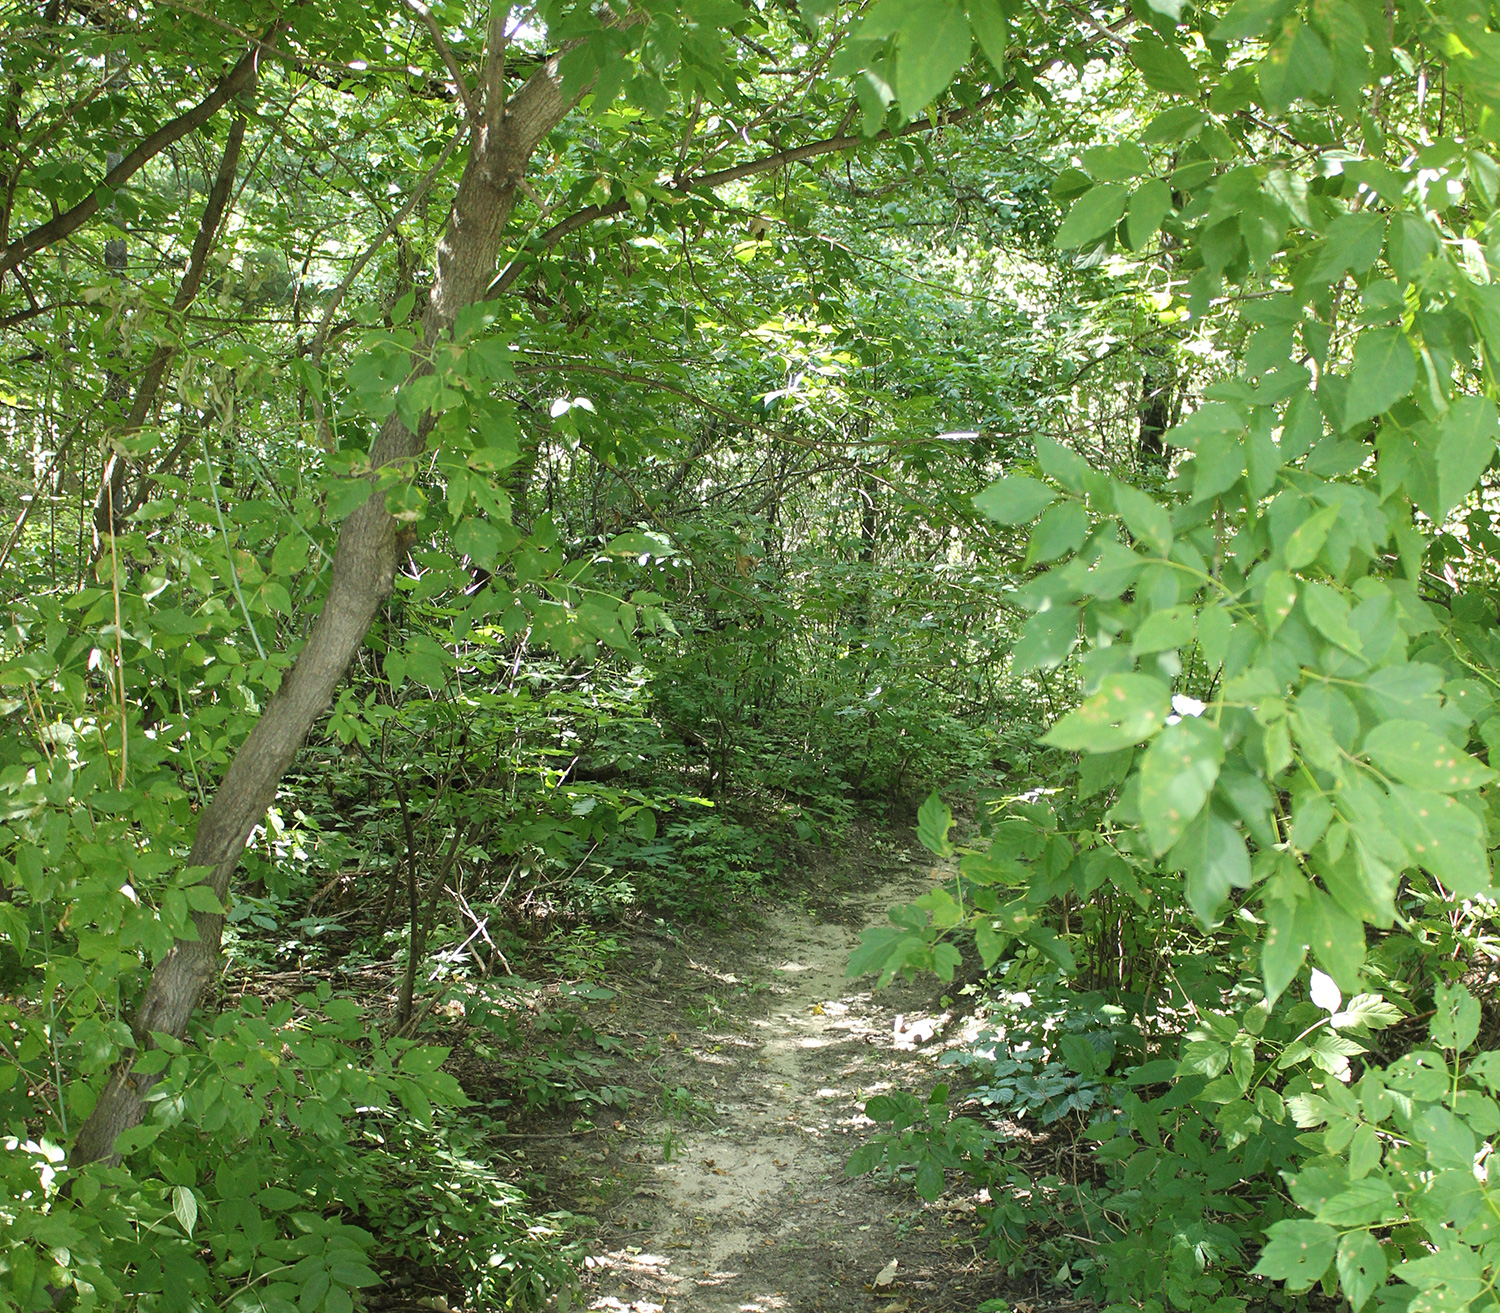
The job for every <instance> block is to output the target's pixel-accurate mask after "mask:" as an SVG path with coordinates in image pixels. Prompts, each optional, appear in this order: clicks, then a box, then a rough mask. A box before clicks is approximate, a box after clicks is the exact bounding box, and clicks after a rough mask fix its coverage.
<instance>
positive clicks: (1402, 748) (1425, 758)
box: [1364, 720, 1495, 793]
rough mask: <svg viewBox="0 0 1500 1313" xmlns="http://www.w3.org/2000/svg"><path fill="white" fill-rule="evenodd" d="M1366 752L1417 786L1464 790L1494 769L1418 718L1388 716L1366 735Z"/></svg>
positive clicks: (1387, 770) (1492, 774)
mask: <svg viewBox="0 0 1500 1313" xmlns="http://www.w3.org/2000/svg"><path fill="white" fill-rule="evenodd" d="M1364 750H1365V755H1366V756H1368V757H1369V758H1370V760H1371V761H1373V762H1374V763H1375V764H1376V765H1377V766H1379V767H1380V769H1381V770H1383V771H1384V772H1385V773H1386V774H1387V775H1393V776H1395V777H1396V779H1398V780H1400V781H1401V782H1402V783H1403V784H1410V785H1411V786H1412V787H1413V788H1417V789H1431V790H1432V791H1433V792H1435V793H1461V792H1463V791H1464V790H1466V789H1477V788H1479V787H1480V785H1482V784H1487V783H1489V781H1490V780H1492V779H1494V778H1495V772H1494V771H1492V770H1491V769H1490V768H1489V767H1488V766H1485V765H1483V764H1482V763H1481V762H1479V761H1476V760H1475V759H1474V758H1473V757H1471V756H1469V754H1468V753H1467V752H1465V751H1464V750H1463V749H1462V748H1458V747H1455V746H1454V745H1453V744H1452V743H1450V742H1449V741H1448V740H1447V739H1445V738H1443V737H1442V736H1441V735H1440V734H1438V733H1437V731H1436V730H1434V729H1432V728H1431V727H1430V726H1428V725H1425V724H1423V723H1422V722H1421V721H1419V720H1388V721H1386V722H1385V723H1384V724H1381V725H1376V726H1375V728H1374V729H1372V730H1371V731H1370V732H1369V733H1368V734H1367V735H1365V746H1364Z"/></svg>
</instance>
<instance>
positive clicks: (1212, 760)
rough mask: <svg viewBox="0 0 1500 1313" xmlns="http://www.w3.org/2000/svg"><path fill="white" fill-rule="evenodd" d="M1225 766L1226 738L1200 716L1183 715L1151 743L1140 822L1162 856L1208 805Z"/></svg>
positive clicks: (1143, 768) (1143, 772)
mask: <svg viewBox="0 0 1500 1313" xmlns="http://www.w3.org/2000/svg"><path fill="white" fill-rule="evenodd" d="M1223 762H1224V735H1223V733H1222V732H1221V731H1220V729H1219V727H1218V726H1217V725H1214V724H1212V723H1210V722H1209V721H1206V720H1204V719H1203V718H1202V717H1201V716H1184V717H1183V718H1182V719H1181V720H1180V721H1178V722H1177V724H1175V725H1168V726H1167V727H1166V729H1164V730H1163V731H1162V732H1161V733H1160V734H1158V735H1157V736H1156V738H1155V739H1154V740H1153V742H1152V744H1151V746H1150V748H1148V749H1147V751H1146V755H1145V758H1144V759H1143V760H1142V762H1141V793H1140V810H1141V820H1142V822H1143V823H1144V824H1145V827H1146V835H1147V837H1148V838H1149V839H1150V840H1151V847H1152V849H1153V850H1154V851H1155V852H1156V853H1157V854H1158V855H1160V854H1161V853H1164V852H1166V851H1167V849H1168V848H1170V847H1171V846H1172V845H1173V844H1174V843H1176V842H1177V840H1178V839H1180V838H1181V837H1182V832H1183V831H1184V830H1185V829H1186V828H1187V826H1188V824H1189V822H1191V821H1192V820H1193V819H1194V818H1195V817H1196V816H1197V815H1198V813H1199V812H1200V811H1202V810H1203V805H1204V803H1206V802H1207V801H1208V796H1209V794H1210V793H1211V792H1213V787H1214V781H1215V780H1216V779H1218V777H1219V767H1220V766H1221V765H1223Z"/></svg>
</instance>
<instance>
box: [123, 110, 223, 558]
mask: <svg viewBox="0 0 1500 1313" xmlns="http://www.w3.org/2000/svg"><path fill="white" fill-rule="evenodd" d="M244 140H245V115H244V114H236V115H235V116H234V122H233V123H232V124H230V127H229V140H228V141H227V142H225V143H224V154H223V156H222V158H221V159H220V160H219V171H218V174H217V175H216V176H215V178H214V182H213V186H212V187H211V188H210V189H209V193H208V200H207V202H206V203H205V204H204V206H203V215H202V217H201V218H200V219H199V221H198V231H197V233H196V234H195V235H194V237H193V249H192V253H191V254H190V255H189V256H188V266H187V271H186V272H185V273H184V274H183V275H182V281H181V282H180V283H178V285H177V295H176V296H174V297H173V298H172V311H171V313H172V316H173V317H174V318H175V317H178V316H180V315H181V314H182V312H183V311H184V310H186V309H187V308H188V307H189V306H190V305H192V303H193V302H194V301H195V300H196V299H197V296H198V289H199V288H200V287H201V286H202V285H203V272H204V270H205V269H206V268H207V267H208V253H209V252H210V251H211V250H212V249H213V244H214V238H216V237H217V236H218V235H219V227H220V225H221V224H222V223H223V221H224V211H225V210H226V209H227V208H228V205H229V190H230V188H231V187H233V186H234V175H235V173H236V172H237V171H238V169H239V166H240V147H241V146H242V144H243V143H244ZM173 351H174V347H173V345H172V343H171V342H163V343H161V344H160V345H159V346H158V347H157V348H156V350H155V351H153V352H152V353H151V359H150V360H149V361H148V362H147V365H146V369H145V372H144V373H143V374H142V375H141V381H140V384H139V385H138V386H137V388H136V390H135V398H134V400H133V401H132V402H131V404H130V412H129V413H128V414H127V415H126V416H125V423H124V424H123V426H122V427H121V432H122V434H129V433H134V432H135V431H136V430H137V429H139V428H140V427H141V425H143V424H144V423H145V422H146V416H147V415H149V414H150V413H151V407H152V405H153V404H154V403H155V401H156V393H157V390H158V389H159V388H160V387H161V381H162V379H163V378H164V377H165V375H166V372H167V365H168V363H169V362H170V361H171V359H172V355H173ZM180 449H181V444H179V451H180ZM172 459H173V460H175V459H176V455H175V454H174V455H173V457H172ZM125 467H126V460H125V457H124V456H123V455H122V454H121V453H120V452H119V451H115V452H114V453H113V454H112V455H111V456H110V459H109V468H108V469H107V470H106V471H105V474H104V481H103V484H102V485H101V486H100V489H99V496H98V498H97V499H96V500H95V502H94V529H95V532H96V533H97V534H98V535H99V537H100V538H101V539H102V538H105V537H107V536H108V535H110V534H112V533H114V532H115V531H116V526H117V522H118V520H119V519H122V518H123V517H124V516H126V515H129V514H131V513H132V512H134V511H135V510H136V509H137V508H139V507H140V506H142V505H143V504H144V503H145V500H146V497H147V496H148V495H149V493H150V490H151V486H152V484H153V482H154V480H153V479H151V478H148V479H145V480H144V481H142V483H141V486H140V487H139V488H137V489H136V492H135V496H134V497H133V498H131V499H130V504H129V505H128V506H127V505H126V498H125Z"/></svg>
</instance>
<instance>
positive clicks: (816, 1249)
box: [585, 867, 983, 1313]
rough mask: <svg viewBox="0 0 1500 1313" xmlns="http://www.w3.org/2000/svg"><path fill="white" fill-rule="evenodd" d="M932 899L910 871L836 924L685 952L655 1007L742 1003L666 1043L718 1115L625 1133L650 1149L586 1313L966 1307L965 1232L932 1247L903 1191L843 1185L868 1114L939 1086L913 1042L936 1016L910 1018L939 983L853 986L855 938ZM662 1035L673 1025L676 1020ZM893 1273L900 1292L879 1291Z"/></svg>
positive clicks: (687, 1026) (787, 927)
mask: <svg viewBox="0 0 1500 1313" xmlns="http://www.w3.org/2000/svg"><path fill="white" fill-rule="evenodd" d="M928 883H929V880H928V877H927V876H926V874H925V872H922V871H918V870H916V869H913V868H912V867H906V868H905V869H904V870H902V872H901V874H900V875H899V876H897V877H896V878H893V879H889V880H888V881H887V882H886V883H885V884H883V885H882V886H881V887H880V888H879V889H878V890H876V891H875V892H873V893H864V894H861V895H859V896H858V897H857V899H853V900H848V901H847V905H846V906H845V907H844V908H843V909H842V912H841V910H840V908H839V907H838V906H834V907H831V908H830V907H828V906H825V907H824V908H823V909H821V911H822V912H823V913H824V915H822V916H819V915H809V914H808V913H805V912H800V911H798V910H797V909H795V908H783V909H781V910H779V911H776V912H773V913H772V914H771V915H770V916H769V917H768V918H767V920H766V921H765V923H764V924H762V925H760V926H758V927H756V928H755V929H754V930H753V931H750V932H748V941H747V939H746V938H745V937H741V938H740V939H739V940H738V942H734V943H731V942H729V941H727V940H726V941H723V942H720V941H710V942H708V943H706V944H703V945H699V946H696V947H694V948H693V949H692V950H690V951H687V952H683V953H680V954H676V956H677V957H678V959H679V966H685V967H686V972H685V973H683V972H681V971H679V972H677V973H675V979H673V981H672V985H671V988H670V990H666V989H664V990H663V992H666V993H668V995H669V998H670V999H671V1000H673V1001H674V1002H677V1003H679V1004H680V1009H679V1010H678V1012H677V1016H678V1017H687V1016H691V1015H694V1014H695V1011H696V1015H698V1016H700V1017H702V1016H703V1009H702V1006H701V1000H703V999H705V998H710V997H711V998H713V999H715V1000H718V999H726V1000H727V999H728V998H729V997H730V996H731V995H732V994H734V993H735V992H736V989H737V987H738V994H739V1001H738V1002H729V1001H726V1002H724V1004H723V1007H722V1011H721V1012H720V1013H719V1014H718V1015H717V1016H715V1017H713V1018H712V1019H711V1020H709V1022H708V1024H707V1025H706V1026H704V1027H703V1028H701V1029H695V1028H693V1026H692V1023H691V1021H687V1020H683V1021H681V1022H680V1029H678V1030H674V1031H671V1032H668V1033H667V1034H666V1036H665V1039H666V1041H667V1043H666V1050H667V1051H668V1052H669V1053H670V1054H671V1055H672V1058H671V1067H670V1075H669V1081H671V1082H679V1081H680V1082H681V1084H682V1086H684V1087H685V1088H688V1089H690V1090H691V1091H692V1092H693V1093H694V1094H695V1095H697V1096H698V1097H699V1098H701V1099H703V1100H705V1101H711V1103H712V1107H713V1115H712V1117H711V1118H699V1119H698V1121H697V1123H696V1124H694V1123H685V1122H682V1121H663V1122H660V1123H656V1124H653V1125H649V1126H646V1127H644V1128H642V1127H640V1126H639V1124H637V1126H636V1127H634V1128H632V1129H633V1130H635V1131H636V1132H637V1133H638V1134H639V1137H640V1138H639V1139H637V1140H636V1144H638V1145H641V1146H644V1148H643V1150H642V1151H640V1152H638V1153H637V1154H636V1155H633V1157H634V1158H636V1159H638V1160H639V1164H640V1165H639V1166H638V1167H636V1168H635V1170H634V1173H633V1179H634V1182H635V1184H634V1188H633V1190H632V1192H631V1203H630V1208H631V1209H633V1210H635V1211H634V1215H633V1218H632V1219H631V1221H632V1222H633V1234H630V1235H629V1236H628V1243H627V1244H625V1245H624V1246H622V1247H619V1248H609V1249H608V1250H607V1251H606V1252H601V1253H599V1254H597V1255H595V1256H594V1257H592V1258H591V1259H590V1266H589V1270H588V1273H589V1289H588V1292H587V1295H586V1299H585V1305H586V1307H588V1308H590V1309H595V1310H613V1311H614V1313H620V1311H621V1310H629V1311H630V1313H771V1311H772V1310H798V1311H803V1313H813V1311H817V1313H822V1311H823V1310H828V1311H829V1313H832V1311H833V1310H838V1311H839V1313H843V1311H844V1310H850V1309H859V1310H866V1309H870V1310H887V1309H888V1310H890V1313H908V1310H909V1311H910V1313H919V1310H922V1309H926V1308H934V1309H936V1308H949V1307H956V1305H954V1304H953V1303H951V1302H949V1301H948V1299H946V1298H944V1299H941V1300H939V1301H938V1302H934V1301H933V1296H935V1295H937V1294H939V1293H940V1291H941V1290H943V1289H945V1288H946V1289H949V1290H950V1293H953V1294H957V1293H958V1292H957V1291H956V1290H953V1289H952V1287H953V1281H954V1279H955V1278H956V1277H957V1278H959V1283H960V1284H961V1285H962V1286H963V1287H964V1293H965V1294H966V1295H967V1294H970V1293H972V1292H973V1291H974V1289H975V1287H974V1285H973V1278H976V1277H979V1276H980V1274H981V1269H982V1266H983V1265H982V1264H979V1263H977V1262H976V1261H975V1258H974V1255H973V1253H972V1250H971V1249H970V1248H968V1247H964V1246H959V1247H957V1248H955V1247H954V1246H953V1245H952V1243H951V1242H952V1241H954V1240H959V1241H961V1240H962V1238H963V1233H962V1232H961V1231H960V1232H957V1233H956V1234H948V1235H946V1236H944V1237H941V1238H940V1236H939V1232H941V1231H943V1230H945V1228H943V1227H942V1226H941V1223H940V1222H939V1221H938V1220H937V1218H936V1217H933V1218H931V1219H930V1220H929V1219H928V1218H926V1217H924V1216H923V1210H922V1209H921V1207H920V1206H919V1205H918V1204H917V1203H916V1201H915V1200H914V1199H913V1198H912V1196H911V1195H910V1193H909V1192H908V1191H904V1190H902V1189H899V1188H896V1189H885V1188H882V1187H880V1186H879V1185H877V1184H875V1183H874V1182H873V1181H872V1180H871V1178H861V1179H856V1180H848V1179H846V1178H845V1176H844V1164H845V1162H846V1161H847V1160H848V1157H849V1155H850V1154H851V1153H852V1152H853V1150H854V1149H855V1148H856V1147H857V1146H858V1145H859V1143H860V1142H861V1141H862V1140H863V1138H864V1136H865V1134H866V1133H867V1132H868V1130H869V1129H870V1123H869V1122H868V1121H866V1120H865V1118H864V1116H863V1114H862V1112H861V1106H862V1105H863V1103H864V1102H865V1100H866V1099H868V1098H869V1097H870V1096H871V1095H873V1094H876V1093H879V1092H880V1091H882V1090H886V1089H890V1088H891V1087H892V1085H901V1084H905V1085H907V1086H908V1087H913V1088H920V1089H923V1090H925V1089H926V1088H927V1087H928V1086H929V1085H930V1084H931V1082H932V1072H931V1067H930V1063H929V1060H928V1058H927V1055H926V1054H924V1053H922V1052H921V1050H920V1048H919V1047H918V1042H919V1040H920V1039H922V1038H924V1035H925V1033H930V1029H931V1026H932V1022H933V1018H932V1017H931V1015H930V1012H928V1013H925V1014H924V1013H919V1012H917V1011H916V1010H915V1009H917V1008H919V1007H922V1006H923V1005H927V1006H929V1007H930V1004H931V1002H932V999H933V996H934V995H935V993H936V992H937V986H936V982H934V981H931V980H928V981H925V982H919V983H918V984H917V985H914V986H907V987H902V986H900V985H897V986H896V987H894V988H893V989H889V990H884V991H881V992H880V993H879V994H876V995H872V993H871V992H870V990H869V987H868V986H869V984H870V982H869V981H868V980H865V981H849V980H847V979H846V978H845V975H844V968H845V964H846V963H847V960H848V957H849V953H850V951H851V950H852V948H853V947H854V945H855V944H856V943H857V941H858V938H859V932H860V930H861V929H862V928H863V925H866V924H883V923H885V920H886V917H885V911H886V908H888V907H889V906H890V905H891V904H892V903H894V902H900V901H907V900H909V899H910V898H912V897H914V896H915V895H916V894H918V893H920V892H921V891H922V890H923V889H924V888H925V887H927V885H928ZM830 912H831V913H832V917H831V918H830V916H829V915H827V914H828V913H830ZM665 952H666V955H667V956H668V957H671V956H673V955H674V951H673V950H671V949H667V950H665ZM667 980H668V977H667V976H663V978H662V986H663V987H664V986H666V984H667ZM747 985H749V986H751V987H752V990H753V992H752V991H747V990H746V988H745V987H746V986H747ZM767 1001H768V1003H769V1005H767ZM665 1024H668V1025H672V1024H678V1023H676V1022H674V1014H673V1013H672V1012H669V1013H668V1014H667V1018H666V1022H665ZM658 1145H663V1146H664V1148H665V1149H667V1150H669V1151H670V1156H668V1154H667V1153H666V1152H664V1151H663V1148H659V1147H657V1146H658ZM600 1157H601V1158H605V1159H608V1158H609V1157H610V1154H609V1153H606V1154H601V1155H600ZM617 1238H618V1237H617ZM943 1239H946V1240H947V1241H948V1242H950V1243H949V1244H948V1245H947V1246H946V1250H945V1248H944V1246H943V1244H942V1240H943ZM891 1259H896V1260H897V1262H898V1268H897V1274H896V1278H895V1280H890V1279H889V1277H888V1279H887V1282H886V1283H884V1284H882V1285H880V1286H876V1285H874V1283H875V1281H876V1278H877V1275H878V1274H879V1273H880V1272H881V1269H882V1268H884V1267H885V1266H886V1264H887V1263H888V1262H889V1261H890V1260H891ZM939 1268H941V1269H943V1270H942V1271H939V1270H938V1269H939ZM924 1289H925V1292H926V1293H925V1294H924ZM982 1297H983V1296H982V1295H980V1298H982ZM978 1302H979V1300H978V1299H974V1301H973V1303H968V1304H967V1307H968V1308H973V1307H976V1306H977V1304H978Z"/></svg>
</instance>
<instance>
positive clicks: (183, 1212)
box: [172, 1185, 198, 1236]
mask: <svg viewBox="0 0 1500 1313" xmlns="http://www.w3.org/2000/svg"><path fill="white" fill-rule="evenodd" d="M172 1216H173V1217H175V1218H176V1219H177V1224H178V1225H179V1226H180V1227H182V1229H183V1230H184V1231H186V1232H187V1233H188V1235H189V1236H191V1235H192V1234H193V1228H194V1227H195V1226H197V1225H198V1196H197V1195H195V1194H194V1193H193V1192H192V1190H191V1189H190V1188H189V1187H188V1186H185V1185H175V1186H173V1187H172Z"/></svg>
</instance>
